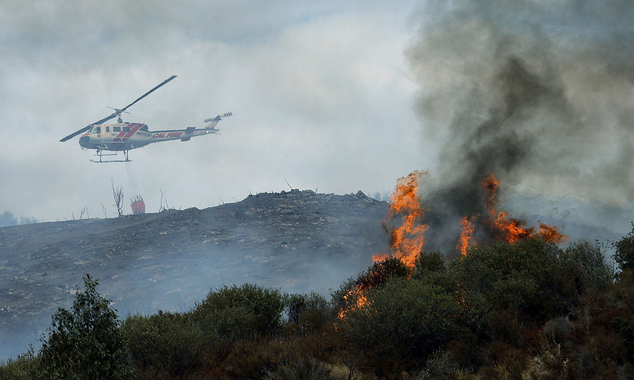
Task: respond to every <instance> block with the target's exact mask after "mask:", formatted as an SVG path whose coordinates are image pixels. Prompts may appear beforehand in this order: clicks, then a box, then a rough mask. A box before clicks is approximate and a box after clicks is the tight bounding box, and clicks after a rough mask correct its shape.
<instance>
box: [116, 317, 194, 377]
mask: <svg viewBox="0 0 634 380" xmlns="http://www.w3.org/2000/svg"><path fill="white" fill-rule="evenodd" d="M121 331H122V333H123V335H124V336H125V337H126V339H127V341H128V349H129V351H130V355H131V357H132V360H133V362H134V363H135V364H136V365H137V367H139V369H141V370H143V371H145V372H150V373H154V374H155V376H157V377H166V376H171V377H176V376H180V375H182V374H185V373H187V372H191V371H193V370H195V369H196V368H198V366H199V365H200V363H199V362H198V358H199V354H200V350H201V348H202V333H201V332H200V330H199V329H198V328H197V327H195V326H194V325H193V324H192V323H191V321H189V320H188V318H187V317H186V316H184V315H182V314H178V313H165V312H163V311H161V310H159V311H158V313H157V314H154V315H151V316H148V317H144V316H141V315H134V316H129V317H128V318H126V319H125V320H124V321H123V323H122V325H121Z"/></svg>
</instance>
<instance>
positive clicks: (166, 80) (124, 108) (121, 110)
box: [116, 75, 176, 114]
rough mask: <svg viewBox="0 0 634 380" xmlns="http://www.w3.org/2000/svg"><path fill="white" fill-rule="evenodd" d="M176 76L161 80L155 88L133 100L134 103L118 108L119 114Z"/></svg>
mask: <svg viewBox="0 0 634 380" xmlns="http://www.w3.org/2000/svg"><path fill="white" fill-rule="evenodd" d="M174 78H176V75H172V76H171V77H169V78H167V79H165V80H164V81H163V82H161V83H160V84H159V85H158V86H156V87H154V88H153V89H151V90H150V91H148V92H146V93H145V94H143V95H142V96H141V97H140V98H138V99H137V100H135V101H133V102H132V103H130V104H128V105H127V106H125V107H123V108H122V109H120V110H117V112H116V113H117V114H120V113H122V112H123V111H125V110H127V109H128V108H130V107H131V106H132V105H134V104H135V103H136V102H138V101H139V100H141V99H143V98H145V97H146V96H148V95H150V94H151V93H153V92H154V91H156V90H157V89H158V88H159V87H161V86H162V85H164V84H166V83H167V82H169V81H171V80H172V79H174Z"/></svg>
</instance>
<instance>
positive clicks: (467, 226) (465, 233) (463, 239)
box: [456, 216, 475, 256]
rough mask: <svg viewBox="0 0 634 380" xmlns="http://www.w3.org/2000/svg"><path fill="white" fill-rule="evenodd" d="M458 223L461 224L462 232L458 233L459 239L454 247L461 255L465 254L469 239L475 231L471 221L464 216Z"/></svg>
mask: <svg viewBox="0 0 634 380" xmlns="http://www.w3.org/2000/svg"><path fill="white" fill-rule="evenodd" d="M460 225H461V226H462V233H461V234H460V240H459V243H458V246H457V247H456V248H457V249H458V251H460V253H462V256H467V248H469V241H470V240H471V237H472V236H473V232H474V231H475V225H474V224H473V221H472V220H469V218H468V217H466V216H465V217H464V218H462V220H461V221H460Z"/></svg>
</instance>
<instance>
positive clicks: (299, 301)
mask: <svg viewBox="0 0 634 380" xmlns="http://www.w3.org/2000/svg"><path fill="white" fill-rule="evenodd" d="M285 303H286V311H287V315H288V326H289V327H290V328H291V329H292V330H293V331H295V332H296V333H300V334H309V333H313V332H318V331H321V330H323V329H324V328H325V327H326V325H327V324H328V323H329V322H333V321H334V317H335V313H334V310H333V307H332V305H331V304H330V303H329V302H328V301H326V299H325V298H324V297H323V296H321V295H320V294H318V293H315V292H311V293H309V294H308V295H305V294H291V295H288V296H287V297H286V302H285Z"/></svg>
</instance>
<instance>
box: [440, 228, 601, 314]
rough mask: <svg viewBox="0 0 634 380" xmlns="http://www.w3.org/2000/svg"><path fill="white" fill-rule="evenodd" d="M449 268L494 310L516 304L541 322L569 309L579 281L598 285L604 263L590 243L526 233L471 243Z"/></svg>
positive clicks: (579, 290)
mask: <svg viewBox="0 0 634 380" xmlns="http://www.w3.org/2000/svg"><path fill="white" fill-rule="evenodd" d="M450 270H451V271H452V272H453V273H454V274H455V276H456V280H457V282H458V283H459V284H460V286H461V287H462V288H464V289H468V290H470V291H474V292H479V293H481V294H482V295H484V296H485V297H486V298H487V300H488V301H489V303H490V304H491V305H495V306H496V308H497V309H498V310H504V309H508V308H511V309H516V310H518V311H519V312H520V313H521V314H522V315H524V316H525V317H528V318H532V319H534V321H536V322H537V323H543V322H545V321H546V320H548V319H551V318H554V317H556V316H560V315H567V314H568V313H570V312H571V311H572V310H573V308H574V307H575V306H576V305H577V304H578V302H579V301H580V299H579V296H580V295H581V294H582V293H583V292H584V289H585V288H584V286H583V284H584V283H589V282H592V283H594V284H596V285H597V286H600V285H601V283H602V281H604V280H603V278H604V277H603V276H604V270H605V265H604V264H603V262H602V261H601V260H598V253H597V252H596V251H595V250H593V249H590V247H589V246H584V245H576V246H572V247H571V248H570V249H569V250H568V251H563V250H562V249H560V248H558V247H557V246H556V245H554V244H550V243H547V242H544V241H543V240H540V239H527V240H521V241H518V242H516V243H496V244H493V245H489V246H486V245H476V246H473V247H471V248H470V249H469V251H468V254H467V256H465V257H463V258H461V259H459V260H458V259H456V260H453V261H452V262H451V263H450ZM585 277H588V278H590V277H591V279H584V278H585Z"/></svg>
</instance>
